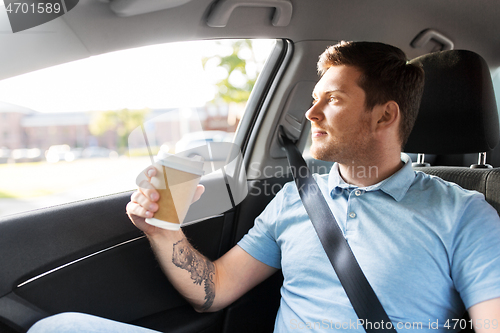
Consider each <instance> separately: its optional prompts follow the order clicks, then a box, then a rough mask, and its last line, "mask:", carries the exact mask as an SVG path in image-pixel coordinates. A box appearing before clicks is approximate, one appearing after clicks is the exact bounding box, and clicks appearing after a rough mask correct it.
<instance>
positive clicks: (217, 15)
mask: <svg viewBox="0 0 500 333" xmlns="http://www.w3.org/2000/svg"><path fill="white" fill-rule="evenodd" d="M237 7H271V8H276V11H275V12H274V16H273V19H272V24H273V26H275V27H286V26H287V25H288V24H289V23H290V20H291V19H292V11H293V6H292V3H291V2H290V0H220V1H219V2H218V3H216V4H215V6H214V8H213V9H212V11H211V12H210V15H209V16H208V19H207V24H208V26H210V27H212V28H223V27H225V26H226V25H227V22H229V17H230V16H231V14H232V13H233V11H234V10H235V9H236V8H237Z"/></svg>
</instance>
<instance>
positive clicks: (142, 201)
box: [127, 166, 205, 235]
mask: <svg viewBox="0 0 500 333" xmlns="http://www.w3.org/2000/svg"><path fill="white" fill-rule="evenodd" d="M155 175H156V169H155V167H154V166H150V167H148V168H147V169H146V170H144V172H143V173H142V174H141V175H140V176H139V177H138V185H139V188H138V190H137V191H135V192H134V193H132V196H131V197H130V202H129V203H128V204H127V215H128V216H129V218H130V220H132V223H134V225H135V226H136V227H137V228H139V229H140V230H142V231H143V232H144V233H145V234H148V235H152V234H155V233H158V232H162V231H163V229H161V228H158V227H155V226H153V225H151V224H149V223H147V222H146V221H145V219H146V218H151V217H153V216H154V213H155V212H156V211H158V208H159V207H158V204H157V201H158V199H159V198H160V194H159V193H158V191H157V190H156V189H155V188H154V187H153V185H151V178H152V177H154V176H155ZM204 191H205V187H204V186H203V185H198V187H197V188H196V192H195V194H194V197H193V201H192V202H195V201H198V199H200V197H201V195H202V194H203V192H204Z"/></svg>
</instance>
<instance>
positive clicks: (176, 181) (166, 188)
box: [146, 150, 203, 230]
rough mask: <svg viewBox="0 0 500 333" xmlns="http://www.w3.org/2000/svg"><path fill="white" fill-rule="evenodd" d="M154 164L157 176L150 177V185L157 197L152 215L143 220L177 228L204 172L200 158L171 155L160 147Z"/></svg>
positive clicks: (169, 228)
mask: <svg viewBox="0 0 500 333" xmlns="http://www.w3.org/2000/svg"><path fill="white" fill-rule="evenodd" d="M153 166H154V167H155V168H156V176H154V177H153V178H151V184H152V185H153V186H154V187H155V188H156V190H157V191H158V193H159V194H160V199H159V200H158V202H157V203H158V211H157V212H156V213H155V215H154V218H147V219H146V222H147V223H149V224H151V225H154V226H157V227H160V228H163V229H168V230H179V228H180V227H181V225H182V222H183V221H184V218H185V217H186V214H187V211H188V209H189V206H190V205H191V202H192V200H193V197H194V193H195V191H196V187H197V186H198V183H199V181H200V178H201V176H202V175H203V158H202V157H201V156H194V157H183V156H178V155H172V154H168V153H166V152H164V151H161V150H160V152H159V153H158V156H157V158H156V162H155V163H154V164H153Z"/></svg>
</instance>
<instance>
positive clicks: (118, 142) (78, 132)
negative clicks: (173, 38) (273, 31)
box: [0, 40, 275, 216]
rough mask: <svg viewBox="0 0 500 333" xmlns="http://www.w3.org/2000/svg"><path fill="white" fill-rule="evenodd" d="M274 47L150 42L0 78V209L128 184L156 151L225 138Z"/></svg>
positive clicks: (269, 42) (117, 188)
mask: <svg viewBox="0 0 500 333" xmlns="http://www.w3.org/2000/svg"><path fill="white" fill-rule="evenodd" d="M274 44H275V41H273V40H213V41H198V42H182V43H170V44H163V45H154V46H148V47H142V48H137V49H130V50H124V51H119V52H113V53H108V54H103V55H100V56H95V57H90V58H88V59H83V60H79V61H75V62H71V63H67V64H63V65H59V66H55V67H51V68H47V69H43V70H39V71H36V72H33V73H28V74H24V75H20V76H17V77H13V78H9V79H5V80H3V81H0V216H5V215H9V214H13V213H18V212H22V211H27V210H32V209H38V208H43V207H48V206H53V205H57V204H63V203H67V202H72V201H78V200H84V199H88V198H93V197H97V196H102V195H108V194H113V193H119V192H122V191H128V190H132V189H134V188H136V184H135V176H136V175H137V174H138V173H139V172H141V171H142V170H143V169H144V168H146V167H147V166H148V165H149V164H151V156H150V154H156V153H157V152H158V151H159V150H160V148H162V149H164V150H167V151H168V152H170V153H176V152H180V151H183V150H187V149H190V148H193V147H196V146H197V145H202V144H205V143H206V142H231V141H232V139H233V136H234V133H235V132H236V130H237V128H238V123H239V120H240V119H241V117H242V114H243V112H244V110H245V104H246V101H247V99H248V97H249V94H250V91H251V90H252V88H253V85H254V84H255V80H256V78H257V76H258V74H259V72H260V70H261V69H262V67H263V65H264V62H265V60H266V59H267V56H268V55H269V53H270V52H271V50H272V48H273V46H274ZM141 126H142V129H144V130H145V131H146V132H147V133H148V138H149V142H148V144H149V147H148V148H149V149H146V148H145V147H143V146H142V147H141V146H138V145H134V137H133V136H131V133H133V132H134V130H137V129H138V128H141ZM136 132H137V131H136Z"/></svg>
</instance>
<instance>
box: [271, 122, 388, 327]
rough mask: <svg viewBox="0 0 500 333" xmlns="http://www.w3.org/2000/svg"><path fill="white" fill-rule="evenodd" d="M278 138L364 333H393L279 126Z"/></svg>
mask: <svg viewBox="0 0 500 333" xmlns="http://www.w3.org/2000/svg"><path fill="white" fill-rule="evenodd" d="M279 140H280V143H281V145H282V147H283V148H284V150H285V152H286V155H287V158H288V163H289V165H290V169H291V171H292V175H293V178H294V180H295V184H296V185H297V189H298V191H299V195H300V198H301V200H302V203H303V205H304V207H305V209H306V212H307V214H308V215H309V218H310V220H311V222H312V224H313V226H314V229H316V233H317V234H318V237H319V239H320V241H321V245H323V248H324V250H325V252H326V255H327V256H328V259H329V260H330V262H331V264H332V266H333V269H334V270H335V273H336V274H337V276H338V278H339V280H340V283H341V284H342V286H343V287H344V290H345V292H346V294H347V297H348V298H349V301H350V302H351V304H352V307H353V308H354V311H355V312H356V314H357V315H358V318H359V320H360V321H362V323H363V327H364V329H365V331H366V332H367V333H382V332H383V333H397V332H396V330H395V329H394V326H393V325H392V322H391V320H390V319H389V316H387V313H386V312H385V310H384V308H383V307H382V304H380V301H379V299H378V298H377V295H375V292H374V291H373V289H372V287H371V286H370V283H369V282H368V280H367V279H366V277H365V275H364V273H363V271H362V270H361V267H359V264H358V261H357V260H356V257H354V254H353V253H352V250H351V248H350V247H349V244H348V243H347V240H346V239H345V238H344V235H343V233H342V230H341V229H340V227H339V225H338V224H337V221H336V220H335V217H334V216H333V214H332V212H331V210H330V207H329V206H328V204H327V202H326V200H325V198H324V197H323V195H322V194H321V190H320V188H319V186H318V184H317V183H316V181H315V180H314V178H313V177H312V174H311V171H310V170H309V168H308V167H307V164H306V161H305V160H304V158H303V157H302V154H301V153H300V151H299V149H298V148H297V146H295V144H294V143H293V142H292V141H291V140H290V139H289V138H287V137H286V135H285V134H284V133H283V129H282V128H280V134H279ZM375 327H376V328H375Z"/></svg>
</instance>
